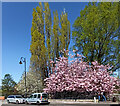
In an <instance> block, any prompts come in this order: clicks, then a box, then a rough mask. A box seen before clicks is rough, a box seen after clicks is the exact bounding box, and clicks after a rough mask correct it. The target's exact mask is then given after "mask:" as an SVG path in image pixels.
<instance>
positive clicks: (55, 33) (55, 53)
mask: <svg viewBox="0 0 120 106" xmlns="http://www.w3.org/2000/svg"><path fill="white" fill-rule="evenodd" d="M53 14H54V19H53V29H52V59H53V61H55V58H58V57H59V36H60V27H59V18H58V12H57V10H56V11H55V12H53Z"/></svg>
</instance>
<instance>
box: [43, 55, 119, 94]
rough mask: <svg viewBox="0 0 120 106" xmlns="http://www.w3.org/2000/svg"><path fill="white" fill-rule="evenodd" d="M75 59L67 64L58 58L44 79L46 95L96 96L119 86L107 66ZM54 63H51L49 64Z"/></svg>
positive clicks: (63, 58)
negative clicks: (81, 94) (49, 73)
mask: <svg viewBox="0 0 120 106" xmlns="http://www.w3.org/2000/svg"><path fill="white" fill-rule="evenodd" d="M77 57H79V58H77V59H75V60H74V61H72V62H70V63H69V62H68V58H66V57H60V58H59V59H57V61H56V63H55V65H54V66H55V67H52V74H51V75H50V76H49V78H46V79H45V82H46V88H45V89H44V92H47V93H54V94H55V93H62V92H77V93H81V92H82V93H83V92H95V93H97V94H100V93H104V92H105V93H107V94H111V93H113V91H114V90H115V87H116V86H119V83H118V80H117V78H114V77H112V76H110V73H109V72H107V70H108V69H109V68H110V66H109V65H99V64H98V62H97V61H95V62H92V64H91V65H89V64H88V63H87V62H84V61H82V57H81V56H80V55H77ZM52 63H54V62H53V61H51V64H52Z"/></svg>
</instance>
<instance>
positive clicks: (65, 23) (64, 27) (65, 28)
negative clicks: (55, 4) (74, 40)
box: [60, 13, 70, 50]
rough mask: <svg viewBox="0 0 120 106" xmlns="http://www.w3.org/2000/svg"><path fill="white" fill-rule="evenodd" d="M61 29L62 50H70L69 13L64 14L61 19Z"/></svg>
mask: <svg viewBox="0 0 120 106" xmlns="http://www.w3.org/2000/svg"><path fill="white" fill-rule="evenodd" d="M60 23H61V29H60V33H61V35H60V49H61V50H63V49H66V50H68V47H69V44H70V22H69V20H68V16H67V13H62V15H61V17H60Z"/></svg>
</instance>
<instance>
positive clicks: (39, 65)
mask: <svg viewBox="0 0 120 106" xmlns="http://www.w3.org/2000/svg"><path fill="white" fill-rule="evenodd" d="M31 36H32V38H31V39H32V40H31V45H30V51H31V66H30V67H31V69H32V70H33V71H34V72H35V73H36V75H38V76H39V77H38V78H41V81H42V82H43V83H44V78H45V67H46V66H45V62H46V47H45V36H44V17H43V8H42V4H41V3H39V6H37V7H36V9H33V20H32V28H31ZM38 90H39V89H38Z"/></svg>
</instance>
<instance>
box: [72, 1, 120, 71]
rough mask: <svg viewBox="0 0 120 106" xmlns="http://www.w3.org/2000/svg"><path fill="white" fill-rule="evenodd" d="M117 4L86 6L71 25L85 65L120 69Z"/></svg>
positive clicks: (119, 27)
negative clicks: (91, 64) (93, 62)
mask: <svg viewBox="0 0 120 106" xmlns="http://www.w3.org/2000/svg"><path fill="white" fill-rule="evenodd" d="M119 7H120V3H119V2H114V3H112V2H108V3H105V2H101V3H89V4H88V6H86V7H85V8H84V10H82V11H81V12H80V16H79V17H77V19H76V20H75V22H74V24H73V28H74V30H73V32H72V35H73V38H74V40H75V47H77V48H78V52H80V53H82V54H83V55H84V56H85V61H89V62H92V61H95V60H97V61H98V63H100V64H104V65H105V64H108V63H109V64H110V65H113V66H114V67H113V71H114V70H116V69H118V68H119V67H120V63H119V62H120V46H119V45H120V24H119V22H120V20H119V17H120V13H119Z"/></svg>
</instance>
